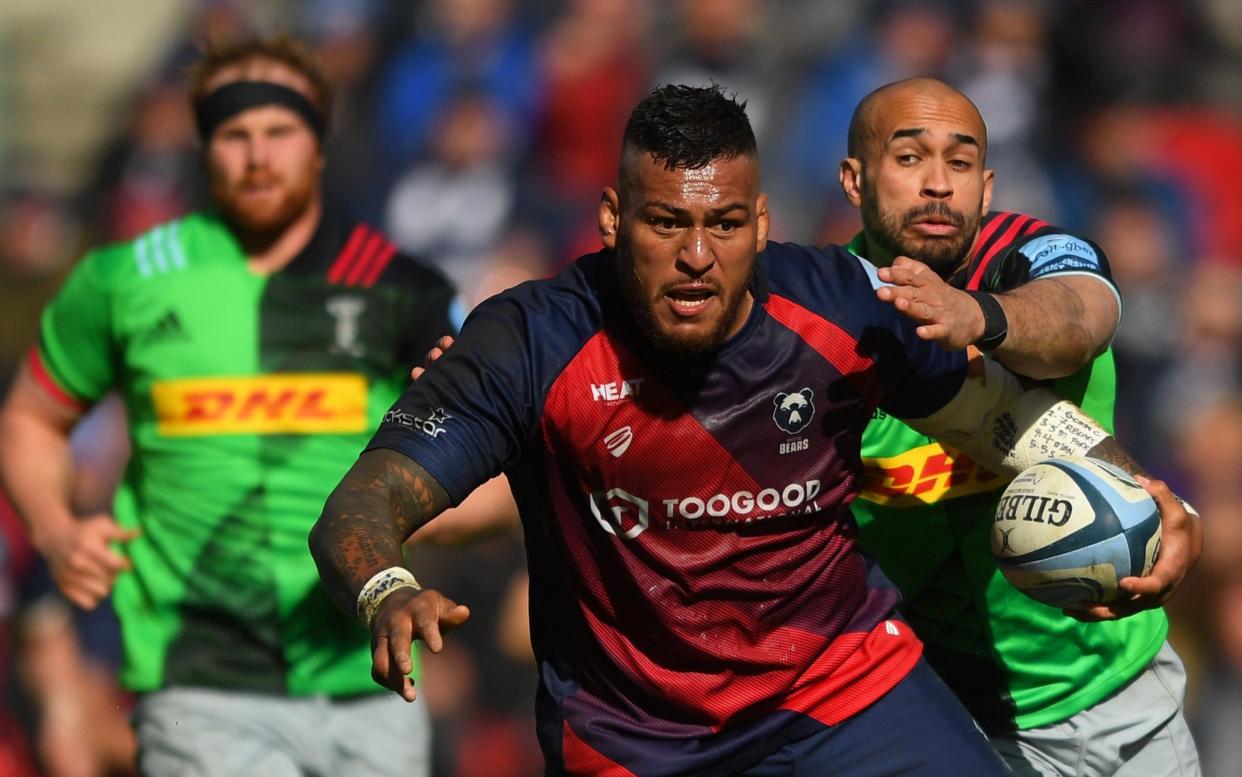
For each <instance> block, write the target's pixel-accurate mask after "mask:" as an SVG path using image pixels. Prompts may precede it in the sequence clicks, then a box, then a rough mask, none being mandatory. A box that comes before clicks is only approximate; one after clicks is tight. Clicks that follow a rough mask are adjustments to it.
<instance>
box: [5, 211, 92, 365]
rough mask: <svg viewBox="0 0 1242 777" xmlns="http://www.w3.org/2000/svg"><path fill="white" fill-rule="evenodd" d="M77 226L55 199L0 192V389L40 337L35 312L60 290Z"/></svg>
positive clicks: (72, 250)
mask: <svg viewBox="0 0 1242 777" xmlns="http://www.w3.org/2000/svg"><path fill="white" fill-rule="evenodd" d="M78 231H79V223H78V220H77V218H76V216H75V215H74V214H73V213H72V212H71V211H70V209H69V207H68V206H67V205H66V204H65V203H64V202H62V201H60V200H59V199H57V198H55V197H52V196H51V195H48V194H46V193H42V192H38V191H33V190H29V191H20V190H14V191H9V192H0V311H3V312H2V314H0V315H3V319H0V321H2V325H0V385H7V384H8V381H9V378H10V376H11V375H12V374H13V372H14V370H16V368H17V365H18V364H19V363H20V361H21V358H22V355H23V354H24V353H25V352H26V349H27V348H29V347H30V343H31V342H33V341H34V338H35V337H36V336H37V333H38V318H39V310H40V308H41V307H42V306H43V303H44V302H45V301H46V300H47V299H48V298H50V297H51V296H52V294H53V293H54V292H55V291H56V289H57V288H58V287H59V286H60V283H61V280H62V279H63V277H64V273H65V272H66V271H67V270H68V269H69V268H68V266H67V265H68V263H69V261H70V259H71V258H72V257H73V254H74V252H75V251H76V250H77V248H78Z"/></svg>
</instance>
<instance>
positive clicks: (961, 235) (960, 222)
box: [862, 192, 982, 279]
mask: <svg viewBox="0 0 1242 777" xmlns="http://www.w3.org/2000/svg"><path fill="white" fill-rule="evenodd" d="M877 200H878V198H877V197H876V196H875V194H874V192H872V193H871V194H870V196H868V197H865V198H864V199H863V207H862V220H863V229H865V230H866V232H867V237H868V238H869V239H871V240H873V241H875V242H876V243H878V244H879V246H880V248H882V249H883V250H884V251H885V253H887V254H888V255H889V256H890V257H898V256H908V257H910V258H911V259H917V260H918V261H920V262H922V263H923V264H926V265H927V266H928V267H930V268H931V269H932V270H933V271H934V272H935V273H936V274H937V275H939V276H940V277H941V278H945V279H947V278H949V277H950V276H952V275H953V273H955V272H957V270H958V269H959V268H960V267H961V266H962V264H963V263H964V262H965V260H966V254H967V252H969V251H970V247H971V245H972V244H973V243H974V239H975V235H976V234H977V233H978V232H979V222H980V220H981V218H982V217H981V216H978V215H976V216H973V217H971V216H968V215H966V214H963V213H958V212H956V211H954V210H952V209H950V208H949V206H948V205H946V204H945V203H943V202H931V203H928V204H927V205H923V206H921V207H918V208H910V209H909V210H907V211H906V212H905V213H902V214H900V215H898V214H894V213H883V212H881V211H880V206H879V202H878V201H877ZM927 216H936V217H937V218H943V219H948V220H950V221H952V222H953V225H954V226H956V227H957V236H956V237H954V238H952V239H945V240H924V241H922V242H914V241H912V240H907V239H906V238H905V237H904V235H905V234H906V230H907V229H909V228H910V227H911V226H912V225H913V224H914V223H915V222H916V221H918V220H919V219H922V218H926V217H927Z"/></svg>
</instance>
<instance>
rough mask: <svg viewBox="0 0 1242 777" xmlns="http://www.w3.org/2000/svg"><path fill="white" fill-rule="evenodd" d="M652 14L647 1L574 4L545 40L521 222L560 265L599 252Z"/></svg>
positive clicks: (642, 79)
mask: <svg viewBox="0 0 1242 777" xmlns="http://www.w3.org/2000/svg"><path fill="white" fill-rule="evenodd" d="M649 10H650V9H649V7H648V3H647V1H646V0H573V1H572V2H570V4H569V6H568V8H567V9H566V11H565V13H564V15H563V16H561V17H560V18H559V19H557V20H556V21H555V22H553V24H552V26H551V28H550V29H549V30H548V32H547V33H546V34H545V36H544V38H543V39H542V42H541V48H540V61H541V67H542V73H543V75H542V80H543V82H544V84H545V86H544V88H545V94H544V99H543V106H542V110H541V112H540V114H539V118H538V120H537V122H536V125H535V136H534V148H533V150H532V155H531V159H530V165H529V168H530V169H529V170H528V171H527V175H526V176H525V181H524V185H523V195H522V197H521V202H522V210H521V212H520V214H519V215H520V216H521V217H522V218H523V220H526V221H530V222H531V223H533V224H534V225H536V226H537V228H538V229H540V230H541V231H543V233H544V234H545V236H546V239H547V240H549V241H550V242H551V244H552V245H553V246H554V248H553V250H554V251H555V254H556V256H557V259H558V261H557V264H560V263H563V262H568V261H570V260H572V259H575V258H577V257H578V256H580V255H581V254H584V253H589V252H591V251H594V250H596V248H597V247H598V245H599V235H598V233H597V229H596V223H595V220H596V203H597V201H598V199H599V193H600V192H601V191H602V190H603V188H604V187H605V186H607V185H609V184H610V182H611V181H612V180H613V179H614V178H615V177H616V174H617V171H616V165H617V158H618V156H619V155H620V153H621V130H622V128H623V127H624V126H625V119H626V117H627V115H628V111H629V109H630V107H631V106H633V105H634V104H635V103H636V102H638V100H639V99H640V98H641V97H642V95H643V93H644V91H645V90H646V86H647V82H648V80H649V78H650V73H649V70H650V63H649V61H648V55H649V52H648V51H646V49H645V45H646V40H647V37H648V30H649V21H650V20H649V18H648V15H649Z"/></svg>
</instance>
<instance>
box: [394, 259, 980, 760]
mask: <svg viewBox="0 0 1242 777" xmlns="http://www.w3.org/2000/svg"><path fill="white" fill-rule="evenodd" d="M774 248H775V250H773V251H769V252H768V253H767V254H765V255H764V256H763V257H762V258H761V259H760V261H759V265H758V270H757V273H756V279H755V282H754V284H753V286H752V292H753V293H754V294H755V297H756V303H757V304H756V305H755V306H754V307H753V309H752V313H751V315H750V318H749V319H748V320H747V322H746V323H745V324H744V326H743V328H742V329H741V331H740V332H739V333H738V334H737V335H735V336H734V337H733V338H731V339H730V341H729V342H728V343H726V344H725V346H724V347H723V348H722V349H721V350H720V351H719V352H718V353H716V354H715V355H713V356H712V357H709V358H705V359H701V360H695V359H685V358H681V359H677V360H671V359H669V357H667V356H663V355H661V354H658V353H653V352H652V351H651V350H650V347H649V346H648V345H647V344H646V343H645V341H644V340H643V338H642V337H641V336H639V335H638V334H637V333H636V331H635V329H634V326H633V323H632V320H631V319H630V317H629V315H628V313H627V312H625V311H624V308H623V305H622V302H621V299H622V298H621V294H620V292H619V286H618V283H617V278H616V271H615V263H616V258H615V256H614V255H612V254H611V253H607V252H605V253H601V254H596V255H592V256H588V257H584V258H582V259H580V260H579V261H578V262H577V263H575V265H573V266H572V267H571V268H569V269H568V270H566V271H565V272H564V273H562V274H561V275H560V276H558V277H557V278H556V279H554V280H551V281H546V282H537V283H531V284H526V285H524V286H522V287H519V288H517V289H515V290H511V291H510V292H506V293H504V294H502V295H499V296H498V297H495V298H493V299H492V300H489V301H488V302H485V303H484V304H483V305H482V306H480V308H478V309H477V310H476V311H475V313H474V314H472V316H471V317H470V319H469V320H467V322H466V325H465V327H464V328H463V331H462V335H461V337H460V339H459V342H458V345H457V346H456V347H454V348H453V349H452V350H450V351H449V353H448V354H447V355H446V356H445V357H443V358H442V359H441V360H440V361H438V362H437V363H436V364H435V365H433V366H432V368H431V369H430V370H428V372H427V374H426V375H425V376H424V377H423V379H421V380H420V381H418V383H417V384H415V385H414V386H412V387H411V388H410V389H409V390H408V391H407V392H406V394H405V395H404V396H403V397H402V398H401V399H400V400H399V401H398V402H397V403H396V404H395V405H394V406H393V408H392V410H391V411H390V412H389V414H388V416H387V418H386V420H385V422H384V424H382V425H381V427H380V430H379V431H378V432H377V434H376V436H375V438H374V439H373V440H372V443H371V447H372V448H375V447H386V448H393V449H395V450H398V451H401V452H402V453H404V454H406V455H408V456H410V457H411V458H413V459H414V460H416V461H417V462H419V464H420V465H422V466H423V467H424V468H425V469H427V470H428V472H430V473H431V474H432V475H433V476H434V477H435V478H436V479H437V480H439V482H440V483H441V484H442V485H443V486H444V487H445V488H446V490H447V491H448V492H449V494H450V496H451V497H452V498H453V499H454V500H460V499H461V498H462V497H463V496H464V495H465V494H466V493H468V492H469V490H470V489H472V488H473V487H475V486H476V485H478V484H479V483H481V482H483V481H484V480H485V479H487V478H488V477H491V476H492V475H494V474H495V473H496V472H498V471H501V470H504V471H506V472H507V474H508V475H509V477H510V482H511V484H512V487H513V489H514V491H515V496H516V497H517V499H518V503H519V507H520V508H521V512H522V518H523V524H524V529H525V533H526V539H527V553H528V558H529V563H530V571H531V599H530V602H531V620H532V632H533V633H532V640H533V642H534V647H535V652H536V655H537V656H538V658H539V663H540V675H541V676H540V681H541V682H540V702H541V703H540V709H539V716H540V738H541V743H542V745H543V747H544V750H545V752H546V753H547V754H548V757H549V760H550V761H551V762H552V763H554V764H557V763H564V765H565V766H566V768H570V769H572V768H573V764H574V763H615V764H620V765H622V766H623V767H624V768H625V769H628V770H630V771H632V772H635V773H641V774H692V773H696V772H703V773H712V772H713V770H715V771H719V769H720V768H723V767H722V765H723V764H725V763H729V762H730V759H732V758H735V757H738V756H739V755H740V754H743V753H747V752H752V753H753V752H755V751H756V748H758V749H763V748H770V747H774V746H776V745H775V740H774V739H773V738H772V736H773V734H774V732H775V731H777V730H778V729H779V728H781V727H783V726H785V725H787V724H788V721H789V719H790V717H789V714H790V713H798V714H800V715H802V716H805V719H808V720H812V721H816V723H817V725H827V724H832V723H835V722H838V721H839V720H842V719H844V718H845V717H848V716H850V715H852V714H854V713H856V712H857V711H858V710H860V709H862V708H863V707H865V706H866V705H867V704H869V703H870V702H871V701H873V700H874V699H875V698H878V696H880V695H882V694H883V693H885V692H886V691H887V690H888V689H889V688H891V687H892V686H893V684H895V683H896V682H897V681H899V680H900V678H901V677H902V676H904V674H905V673H906V672H907V671H909V669H910V667H911V666H913V663H914V661H916V660H917V657H918V655H919V649H918V642H917V640H916V639H915V637H914V636H913V634H912V633H911V632H910V630H909V629H908V628H907V627H906V626H905V624H904V623H900V622H898V621H894V620H893V619H892V617H891V616H892V611H893V608H894V607H895V605H896V603H897V596H896V593H895V591H894V589H893V588H892V586H891V585H889V584H888V582H887V580H886V579H885V578H884V577H883V575H882V574H881V573H880V572H879V570H878V569H877V568H876V567H875V565H874V564H873V563H872V562H871V561H870V560H869V559H867V558H866V557H864V556H863V555H862V554H860V553H858V552H857V551H856V549H855V547H854V535H855V528H854V525H853V522H852V520H851V519H850V516H849V513H848V510H847V509H846V505H847V504H848V502H849V501H850V500H851V499H852V498H853V495H854V494H855V493H856V492H857V489H858V474H859V437H860V435H861V431H862V428H863V426H864V425H865V423H866V421H867V419H868V417H869V415H870V412H871V409H872V407H873V406H874V405H875V403H876V402H884V403H886V404H891V405H894V406H897V407H901V408H902V409H903V411H905V412H909V413H910V414H912V415H927V414H930V413H932V412H934V411H935V410H936V409H938V408H939V407H940V406H941V405H942V404H943V403H944V402H945V401H947V399H948V398H949V397H950V396H951V395H952V393H953V392H954V391H956V389H957V387H958V386H960V383H961V381H962V380H963V377H964V371H965V363H964V357H963V356H962V355H961V354H947V353H945V352H943V351H941V350H940V349H938V348H934V347H924V346H923V345H922V343H921V342H920V341H917V339H916V338H915V337H914V336H913V333H912V327H911V326H910V325H909V324H907V323H904V321H903V320H902V319H901V318H900V317H899V316H896V315H895V313H894V312H892V311H891V310H890V309H889V307H888V306H887V305H885V304H883V303H881V302H879V301H878V300H876V299H875V297H874V289H873V281H872V277H871V276H870V275H869V274H868V272H867V267H866V266H864V265H863V264H862V263H860V262H859V261H858V260H857V259H855V258H854V257H852V256H849V255H848V254H843V253H834V252H806V251H801V250H797V251H795V250H794V249H792V248H784V247H774ZM907 394H908V395H909V396H907ZM777 721H782V722H780V723H778V722H777ZM562 759H564V760H563V761H562ZM580 759H585V760H580ZM599 759H603V760H602V761H601V760H599Z"/></svg>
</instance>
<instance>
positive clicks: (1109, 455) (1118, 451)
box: [1087, 437, 1151, 478]
mask: <svg viewBox="0 0 1242 777" xmlns="http://www.w3.org/2000/svg"><path fill="white" fill-rule="evenodd" d="M1087 455H1088V456H1090V457H1091V458H1093V459H1099V460H1100V461H1103V462H1107V463H1109V464H1112V465H1113V466H1115V467H1118V468H1119V469H1122V470H1124V471H1126V472H1129V473H1130V474H1131V475H1142V476H1143V477H1145V478H1150V477H1151V475H1150V474H1148V472H1147V470H1145V469H1143V466H1142V465H1141V464H1139V463H1138V462H1137V461H1135V460H1134V459H1132V458H1131V457H1130V454H1128V453H1126V452H1125V449H1123V448H1122V447H1121V445H1120V444H1118V442H1117V438H1115V437H1105V438H1104V439H1103V440H1100V441H1099V442H1098V443H1096V445H1095V446H1094V447H1093V448H1091V450H1089V451H1087Z"/></svg>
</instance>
